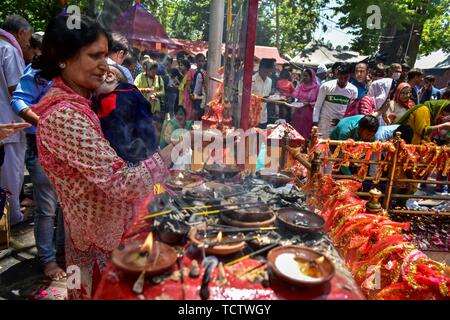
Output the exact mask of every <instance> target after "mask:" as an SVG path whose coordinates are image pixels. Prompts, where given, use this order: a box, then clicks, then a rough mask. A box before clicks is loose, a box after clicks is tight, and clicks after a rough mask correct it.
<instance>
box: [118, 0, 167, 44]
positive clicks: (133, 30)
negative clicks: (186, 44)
mask: <svg viewBox="0 0 450 320" xmlns="http://www.w3.org/2000/svg"><path fill="white" fill-rule="evenodd" d="M112 30H113V31H114V32H118V33H121V34H123V35H124V36H125V37H126V38H127V39H128V40H129V41H130V42H131V43H132V44H133V46H136V47H143V48H152V47H155V46H156V47H157V46H158V44H163V45H165V46H168V45H172V44H173V41H172V40H171V39H170V38H169V36H168V35H167V33H166V30H164V27H163V26H162V25H161V24H160V23H159V21H158V20H157V19H156V18H155V17H154V16H152V15H151V14H150V13H149V12H148V11H147V10H145V8H144V7H142V6H141V5H140V4H139V3H136V4H135V5H134V6H132V7H130V8H129V9H128V10H127V11H125V12H124V13H123V14H122V15H120V16H119V17H118V18H117V19H116V20H115V21H114V23H113V25H112Z"/></svg>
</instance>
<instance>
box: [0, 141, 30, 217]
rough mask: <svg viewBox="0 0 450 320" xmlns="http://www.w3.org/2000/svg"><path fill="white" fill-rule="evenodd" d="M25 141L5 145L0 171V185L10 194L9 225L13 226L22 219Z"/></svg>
mask: <svg viewBox="0 0 450 320" xmlns="http://www.w3.org/2000/svg"><path fill="white" fill-rule="evenodd" d="M18 135H19V137H21V138H24V136H25V134H24V133H23V132H19V134H18ZM25 151H26V144H25V141H24V140H22V142H17V143H15V142H12V143H7V144H5V162H4V163H3V166H2V167H1V171H0V185H1V187H2V188H4V189H6V190H8V191H9V192H11V198H10V200H9V214H10V223H11V225H14V224H16V223H19V222H21V221H22V219H23V214H22V212H20V200H19V196H20V190H21V189H22V184H23V176H24V169H25Z"/></svg>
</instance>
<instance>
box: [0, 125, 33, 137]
mask: <svg viewBox="0 0 450 320" xmlns="http://www.w3.org/2000/svg"><path fill="white" fill-rule="evenodd" d="M29 127H31V124H29V123H7V124H0V140H3V139H6V138H9V137H10V136H12V135H14V134H16V133H17V132H19V131H21V130H23V129H25V128H29Z"/></svg>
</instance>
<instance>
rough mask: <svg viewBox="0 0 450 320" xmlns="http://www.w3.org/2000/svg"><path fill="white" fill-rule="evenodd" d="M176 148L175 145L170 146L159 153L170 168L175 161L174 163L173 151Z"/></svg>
mask: <svg viewBox="0 0 450 320" xmlns="http://www.w3.org/2000/svg"><path fill="white" fill-rule="evenodd" d="M174 147H175V146H174V145H173V144H169V145H167V146H166V147H165V148H163V149H161V150H160V151H159V154H160V156H161V158H162V159H163V161H164V164H165V165H166V166H167V167H168V168H170V166H171V165H172V163H173V161H172V150H173V148H174Z"/></svg>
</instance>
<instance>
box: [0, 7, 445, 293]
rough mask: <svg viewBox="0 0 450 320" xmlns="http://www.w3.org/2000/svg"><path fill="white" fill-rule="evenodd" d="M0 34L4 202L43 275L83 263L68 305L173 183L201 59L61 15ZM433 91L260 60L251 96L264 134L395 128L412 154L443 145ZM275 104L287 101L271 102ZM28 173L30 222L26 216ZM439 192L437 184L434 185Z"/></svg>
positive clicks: (367, 133) (365, 134)
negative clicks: (72, 24)
mask: <svg viewBox="0 0 450 320" xmlns="http://www.w3.org/2000/svg"><path fill="white" fill-rule="evenodd" d="M0 28H1V29H0V64H1V68H0V108H1V111H0V123H1V125H0V138H1V160H2V165H1V175H0V183H1V187H2V188H4V189H6V190H8V191H9V192H10V200H9V209H10V224H11V226H12V227H13V228H14V227H15V226H17V225H20V224H23V223H26V222H29V221H30V220H31V219H34V228H35V239H36V246H37V251H38V257H39V261H40V263H41V264H42V268H43V272H44V274H45V275H46V276H48V277H50V278H52V279H60V278H63V277H65V276H66V274H65V271H64V270H65V269H64V265H77V266H79V267H80V269H81V271H82V274H83V276H82V279H81V281H82V283H81V289H80V290H74V291H73V292H72V293H71V294H72V296H71V298H89V297H90V296H91V291H92V288H93V286H94V281H93V276H92V275H93V274H96V273H98V272H99V271H103V270H104V267H105V265H106V263H107V261H108V259H109V257H110V253H111V251H112V250H113V249H114V248H116V247H117V245H118V244H119V243H120V239H121V236H122V234H123V232H124V230H125V229H126V228H127V227H128V226H129V223H130V221H131V219H132V217H133V216H134V215H135V210H136V209H135V207H134V206H133V204H134V203H136V202H138V201H140V200H142V199H143V198H144V197H145V196H146V195H147V194H148V193H149V192H150V191H151V190H153V188H154V186H155V185H156V184H158V183H159V182H162V181H164V179H165V178H166V177H167V176H168V174H169V173H168V169H169V168H170V167H171V166H172V164H173V163H172V161H173V159H171V152H172V150H173V148H174V146H175V144H174V143H173V141H174V140H173V139H172V133H173V132H174V131H175V130H176V129H179V128H184V129H191V128H192V126H193V124H194V121H198V120H201V117H202V115H203V114H204V112H205V108H206V105H207V101H206V88H207V86H206V83H207V78H208V75H207V74H206V69H207V68H206V66H207V57H206V56H205V55H204V54H201V53H200V54H196V55H193V54H189V53H187V52H185V51H179V52H174V53H172V54H168V53H158V52H155V51H149V50H144V51H140V50H139V49H137V48H133V47H132V46H131V45H130V44H129V43H128V41H127V39H126V38H125V37H124V36H123V35H120V34H115V33H113V34H110V33H108V32H107V31H105V30H104V29H103V28H102V26H101V25H100V24H99V23H97V22H96V21H94V20H92V19H90V18H88V17H84V16H83V17H82V19H81V28H80V29H70V28H68V27H67V16H65V15H60V16H58V17H56V18H55V19H53V20H52V21H51V22H50V23H49V25H48V26H47V28H46V30H45V32H34V30H33V28H32V27H31V25H30V24H29V22H28V21H27V20H26V19H25V18H24V17H21V16H19V15H11V16H8V17H7V18H6V19H5V20H4V21H3V22H2V24H1V26H0ZM434 84H435V78H434V76H433V75H427V74H424V73H423V72H422V71H421V70H418V69H414V68H412V67H411V66H409V65H407V64H400V63H393V64H390V65H383V64H381V63H378V64H376V65H374V66H372V67H369V64H368V62H365V61H362V62H359V63H347V62H339V63H335V64H334V65H332V66H325V65H319V66H318V67H316V68H305V69H303V70H299V69H295V68H293V67H291V66H290V65H288V64H287V65H284V66H282V67H281V68H278V69H277V68H276V65H275V60H274V59H270V58H269V59H267V58H265V59H262V60H261V62H260V63H259V66H258V71H257V72H255V74H254V75H253V82H252V93H253V94H255V95H258V96H260V97H264V98H267V101H265V102H264V103H263V107H262V110H261V114H260V117H259V119H260V125H259V127H260V128H262V129H264V128H266V127H267V125H268V124H274V123H280V122H283V121H284V122H287V123H290V124H291V125H292V126H293V127H294V128H295V129H296V130H297V131H298V132H299V133H300V134H301V135H302V136H303V137H304V138H305V139H307V140H308V139H310V138H311V130H312V128H313V126H317V127H318V129H319V132H320V134H321V138H323V139H328V138H330V139H332V140H347V139H353V140H355V141H365V142H370V141H387V140H389V139H391V138H392V137H393V136H394V133H395V132H397V131H400V132H401V133H402V138H403V139H404V140H405V141H406V142H407V143H411V144H421V143H423V142H427V141H428V142H429V141H434V142H436V143H437V144H438V145H446V144H448V142H449V137H450V135H449V131H450V82H448V85H447V87H444V88H436V87H435V85H434ZM274 95H278V96H279V98H278V99H277V100H282V101H286V102H287V103H286V104H277V103H275V102H271V100H270V97H271V96H274ZM294 103H300V104H301V107H296V108H293V107H290V105H293V104H294ZM175 140H176V139H175ZM25 168H26V169H27V171H28V173H29V174H30V177H31V181H32V184H33V202H34V205H35V207H36V210H35V212H34V215H32V216H27V215H25V214H24V213H23V212H24V207H25V204H26V203H27V202H26V200H29V199H25V198H24V196H23V181H24V172H25ZM343 170H344V169H343ZM348 170H349V171H348V172H344V173H351V170H352V168H351V167H350V168H348ZM438 178H439V179H447V177H438ZM446 191H447V185H445V184H443V185H440V187H439V188H438V187H436V192H439V193H442V192H446ZM105 208H108V209H107V210H105ZM55 225H56V226H57V227H56V228H55ZM64 229H65V230H64Z"/></svg>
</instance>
